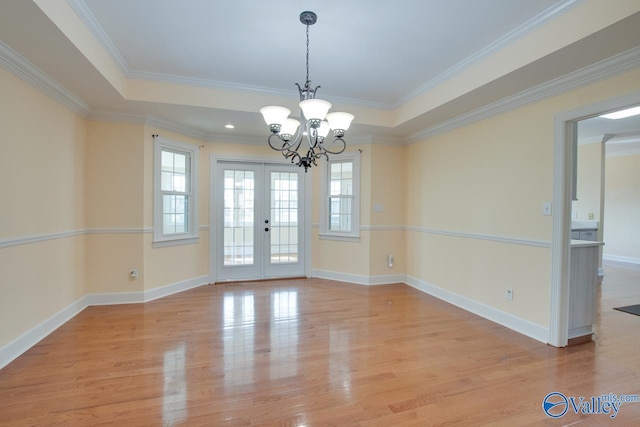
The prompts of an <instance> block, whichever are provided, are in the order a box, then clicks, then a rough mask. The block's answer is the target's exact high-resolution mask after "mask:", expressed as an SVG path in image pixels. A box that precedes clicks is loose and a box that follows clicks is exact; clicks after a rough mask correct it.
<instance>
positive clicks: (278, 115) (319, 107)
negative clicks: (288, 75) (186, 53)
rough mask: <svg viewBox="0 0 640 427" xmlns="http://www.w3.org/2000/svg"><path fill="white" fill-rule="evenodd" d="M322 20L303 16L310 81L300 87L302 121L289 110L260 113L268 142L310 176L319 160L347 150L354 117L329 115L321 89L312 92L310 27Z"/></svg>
mask: <svg viewBox="0 0 640 427" xmlns="http://www.w3.org/2000/svg"><path fill="white" fill-rule="evenodd" d="M317 19H318V17H317V16H316V14H315V13H313V12H309V11H306V12H302V13H301V14H300V22H302V23H303V24H304V25H305V26H306V27H307V79H306V81H305V83H304V86H302V87H300V85H299V84H298V83H296V86H298V92H299V94H300V104H299V105H300V121H301V122H302V125H301V124H300V121H298V120H296V119H293V118H290V117H289V114H291V110H289V109H288V108H285V107H279V106H274V105H271V106H268V107H263V108H261V109H260V113H262V116H263V117H264V121H265V122H267V125H269V129H270V130H271V134H270V135H269V138H268V140H267V142H268V143H269V146H270V147H271V148H272V149H274V150H276V151H280V152H281V153H282V155H283V156H284V157H285V158H286V159H291V163H295V164H297V165H298V166H304V171H305V172H306V171H307V170H308V169H309V168H310V167H311V166H312V165H314V166H317V163H316V160H317V159H319V158H321V157H324V158H326V159H327V160H329V154H340V153H342V152H343V151H344V150H345V148H347V144H346V141H345V140H344V134H345V132H346V131H347V130H348V129H349V126H350V125H351V121H352V120H353V114H349V113H342V112H334V113H329V109H330V108H331V103H330V102H328V101H325V100H322V99H317V98H316V91H317V90H318V89H319V88H320V86H316V87H315V88H313V89H312V87H311V81H310V80H309V26H310V25H313V24H315V23H316V21H317ZM331 130H333V137H334V139H333V141H329V140H325V138H326V137H327V135H329V131H331ZM305 151H306V153H305Z"/></svg>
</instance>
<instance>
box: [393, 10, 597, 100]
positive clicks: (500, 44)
mask: <svg viewBox="0 0 640 427" xmlns="http://www.w3.org/2000/svg"><path fill="white" fill-rule="evenodd" d="M584 2H585V0H565V1H563V2H562V3H560V4H557V5H554V6H552V7H550V8H549V9H547V10H545V11H543V12H541V13H540V14H538V15H537V16H534V17H533V18H531V19H530V20H528V21H527V22H525V23H524V24H522V25H520V26H519V27H517V28H515V29H513V30H511V31H509V32H508V33H507V34H505V35H503V36H502V37H500V38H498V39H497V40H495V41H493V42H492V43H490V44H488V45H487V46H485V47H483V48H482V49H480V50H479V51H477V52H475V53H474V54H472V55H470V56H468V57H467V58H465V59H463V60H462V61H460V62H458V63H457V64H456V65H454V66H453V67H451V68H449V69H447V70H445V71H444V72H442V73H440V74H438V75H437V76H436V77H434V78H433V79H431V80H429V81H428V82H426V83H425V84H423V85H422V86H420V87H418V88H416V89H414V90H413V91H411V92H409V93H408V94H406V95H405V96H403V97H402V98H400V99H398V100H397V101H395V102H394V103H392V104H391V108H393V109H395V108H398V107H400V106H401V105H402V104H404V103H406V102H408V101H410V100H411V99H413V98H415V97H416V96H418V95H420V94H422V93H424V92H426V91H428V90H429V89H432V88H434V87H435V86H437V85H439V84H441V83H442V82H444V81H447V80H449V79H451V78H452V77H453V76H455V75H456V74H458V73H460V72H462V71H463V70H465V69H467V68H469V67H470V66H471V65H473V64H475V63H477V62H480V61H481V60H482V59H485V58H487V57H489V56H491V55H493V54H494V53H496V52H498V51H499V50H501V49H503V48H504V47H506V46H507V45H509V44H511V43H513V42H514V41H516V40H518V39H520V38H522V37H524V36H525V35H527V34H528V33H530V32H532V31H534V30H535V29H537V28H539V27H542V26H543V25H545V24H546V23H547V22H549V21H551V20H553V19H555V18H557V17H558V16H560V15H563V14H565V13H567V12H568V11H569V10H570V9H572V8H574V7H577V6H579V5H580V4H582V3H584Z"/></svg>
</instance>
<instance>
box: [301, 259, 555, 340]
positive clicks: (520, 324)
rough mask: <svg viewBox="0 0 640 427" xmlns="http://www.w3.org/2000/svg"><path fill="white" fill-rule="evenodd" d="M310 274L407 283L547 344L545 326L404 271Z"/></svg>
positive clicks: (361, 282) (377, 282) (370, 282)
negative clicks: (362, 273) (393, 272)
mask: <svg viewBox="0 0 640 427" xmlns="http://www.w3.org/2000/svg"><path fill="white" fill-rule="evenodd" d="M312 276H313V277H317V278H320V279H326V280H337V281H340V282H347V283H354V284H358V285H385V284H392V283H404V284H406V285H407V286H411V287H412V288H415V289H417V290H419V291H421V292H424V293H426V294H429V295H431V296H433V297H435V298H438V299H440V300H443V301H446V302H448V303H450V304H453V305H455V306H456V307H459V308H461V309H463V310H466V311H468V312H470V313H473V314H476V315H478V316H480V317H483V318H485V319H488V320H490V321H492V322H495V323H498V324H499V325H502V326H504V327H506V328H509V329H511V330H513V331H516V332H518V333H521V334H523V335H526V336H528V337H530V338H533V339H535V340H537V341H540V342H543V343H545V344H546V343H547V338H548V337H549V329H548V328H546V327H544V326H542V325H539V324H537V323H533V322H531V321H529V320H526V319H523V318H521V317H517V316H514V315H513V314H510V313H505V312H504V311H500V310H498V309H496V308H493V307H491V306H488V305H486V304H483V303H481V302H478V301H474V300H472V299H470V298H467V297H464V296H462V295H458V294H456V293H454V292H451V291H448V290H446V289H443V288H440V287H438V286H435V285H432V284H430V283H428V282H425V281H424V280H420V279H417V278H415V277H412V276H407V275H404V274H396V275H380V276H366V275H360V274H350V273H340V272H336V271H328V270H318V269H316V270H313V272H312Z"/></svg>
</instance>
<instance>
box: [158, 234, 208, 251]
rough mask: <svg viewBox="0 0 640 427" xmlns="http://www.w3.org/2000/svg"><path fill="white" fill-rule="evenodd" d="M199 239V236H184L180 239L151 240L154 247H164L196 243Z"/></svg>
mask: <svg viewBox="0 0 640 427" xmlns="http://www.w3.org/2000/svg"><path fill="white" fill-rule="evenodd" d="M199 241H200V237H199V236H197V237H184V238H180V239H167V240H156V241H154V242H152V245H153V247H154V248H166V247H169V246H181V245H192V244H194V243H198V242H199Z"/></svg>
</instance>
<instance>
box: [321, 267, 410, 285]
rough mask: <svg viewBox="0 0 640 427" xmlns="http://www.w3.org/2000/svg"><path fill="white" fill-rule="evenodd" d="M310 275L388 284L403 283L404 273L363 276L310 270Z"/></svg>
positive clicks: (356, 281)
mask: <svg viewBox="0 0 640 427" xmlns="http://www.w3.org/2000/svg"><path fill="white" fill-rule="evenodd" d="M311 277H317V278H319V279H327V280H337V281H339V282H347V283H355V284H358V285H388V284H391V283H405V280H406V276H405V275H404V274H386V275H380V276H364V275H360V274H349V273H338V272H336V271H328V270H312V271H311Z"/></svg>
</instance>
